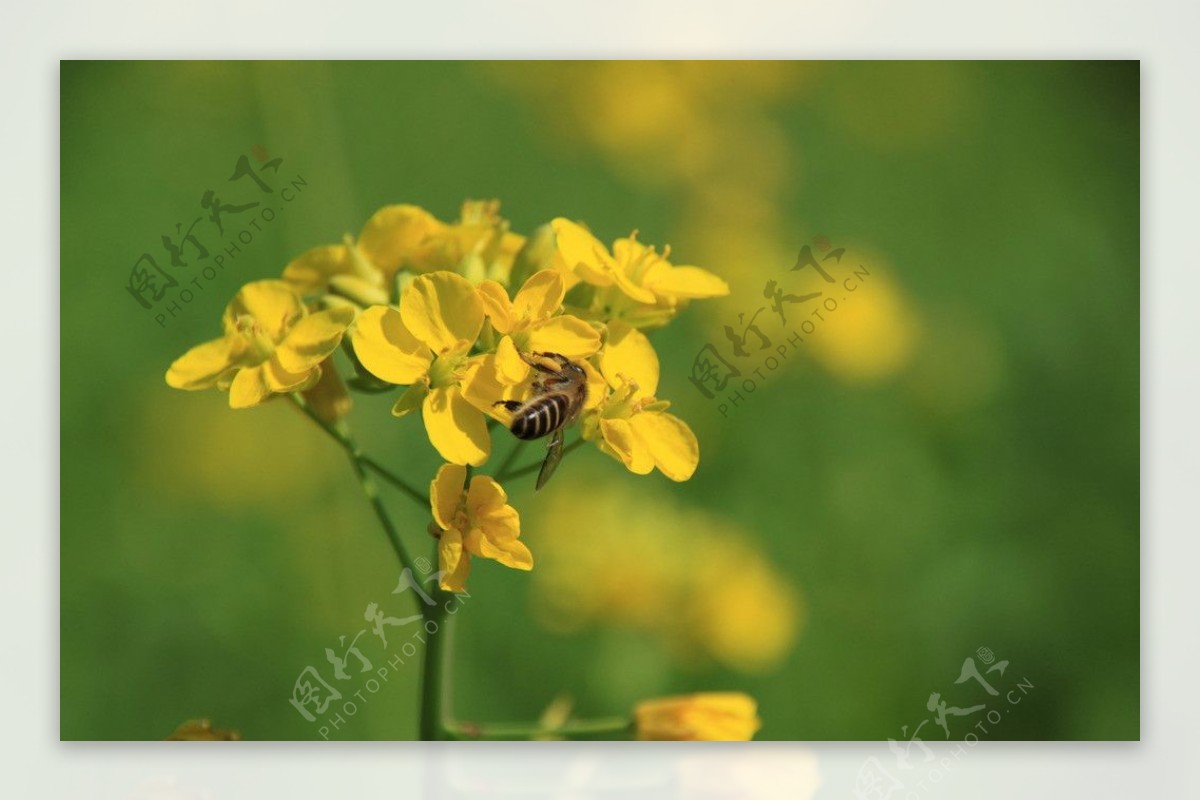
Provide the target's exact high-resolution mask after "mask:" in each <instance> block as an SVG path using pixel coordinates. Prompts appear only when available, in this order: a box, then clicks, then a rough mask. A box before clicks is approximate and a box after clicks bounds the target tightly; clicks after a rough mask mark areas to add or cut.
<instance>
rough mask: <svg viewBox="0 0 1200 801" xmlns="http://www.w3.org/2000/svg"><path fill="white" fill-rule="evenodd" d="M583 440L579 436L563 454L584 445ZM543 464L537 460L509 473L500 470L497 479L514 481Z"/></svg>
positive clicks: (499, 480)
mask: <svg viewBox="0 0 1200 801" xmlns="http://www.w3.org/2000/svg"><path fill="white" fill-rule="evenodd" d="M583 442H584V440H583V437H579V438H578V439H576V440H575V441H574V442H572V443H571V444H570V445H568V446H566V447H565V448H563V452H562V455H563V456H566V455H567V454H568V453H570V452H571V451H573V450H575V449H576V448H578V447H579V446H580V445H582V444H583ZM506 466H507V463H506ZM541 466H542V463H541V461H537V462H534V463H533V464H527V465H525V466H524V467H522V468H519V469H517V470H514V471H512V472H511V473H507V474H506V473H505V472H504V471H503V470H498V471H497V472H496V481H498V482H501V483H503V482H505V481H512V480H513V479H514V478H520V477H521V476H527V475H529V474H530V473H532V472H533V471H534V470H538V469H540V468H541Z"/></svg>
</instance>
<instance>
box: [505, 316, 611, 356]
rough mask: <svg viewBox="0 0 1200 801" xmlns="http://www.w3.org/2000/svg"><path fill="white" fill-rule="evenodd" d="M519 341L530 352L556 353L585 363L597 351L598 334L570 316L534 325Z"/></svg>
mask: <svg viewBox="0 0 1200 801" xmlns="http://www.w3.org/2000/svg"><path fill="white" fill-rule="evenodd" d="M518 339H520V340H523V344H524V346H525V350H527V351H529V352H532V353H559V354H562V355H563V356H566V357H567V358H568V359H584V358H587V357H588V356H591V355H592V354H593V353H595V352H596V351H598V350H600V332H598V331H597V330H596V329H595V328H593V327H592V325H591V324H590V323H588V322H586V321H584V320H580V319H579V318H578V317H574V316H572V315H570V314H564V315H562V316H560V317H551V318H550V319H548V320H541V321H539V322H536V323H534V324H533V325H531V326H530V327H529V330H528V331H523V332H521V334H520V335H519V336H518Z"/></svg>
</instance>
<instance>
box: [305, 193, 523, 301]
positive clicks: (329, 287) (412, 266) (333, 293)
mask: <svg viewBox="0 0 1200 801" xmlns="http://www.w3.org/2000/svg"><path fill="white" fill-rule="evenodd" d="M499 211H500V203H499V201H496V200H490V201H472V200H469V201H467V202H465V203H463V206H462V214H461V217H460V218H459V220H458V222H456V223H451V224H447V223H444V222H442V221H440V220H438V219H437V218H436V217H434V216H433V215H432V214H430V213H429V212H428V211H426V210H425V209H423V208H421V207H419V206H413V205H409V204H397V205H391V206H384V207H383V208H382V209H380V210H379V211H377V212H375V214H374V215H372V216H371V219H369V220H367V223H366V225H364V226H363V228H362V230H361V231H360V232H359V235H358V239H357V240H355V239H354V238H352V237H351V236H350V235H349V234H347V235H346V237H345V239H344V240H343V242H342V243H341V244H338V245H322V246H320V247H316V248H312V249H311V250H308V251H305V252H304V253H302V254H301V255H300V256H298V257H297V258H296V259H295V260H293V261H292V262H291V263H290V264H288V265H287V267H285V268H284V270H283V278H284V280H285V281H287V282H288V283H290V284H291V285H292V286H293V287H294V288H295V289H296V291H297V292H299V293H300V294H302V295H311V294H321V293H329V297H327V300H329V301H330V302H332V303H337V302H338V301H339V300H342V301H346V302H350V303H353V304H355V305H358V306H369V305H373V304H385V303H388V302H389V300H391V299H392V298H394V297H396V295H397V293H398V291H399V288H398V287H397V286H396V283H395V282H396V277H397V274H398V273H400V272H402V271H407V272H409V273H414V274H420V273H427V272H432V271H436V270H450V271H454V272H458V273H460V274H462V275H465V276H467V277H468V278H470V279H471V280H472V281H475V282H478V281H481V280H484V279H485V278H490V279H496V280H501V281H507V280H508V274H509V271H510V270H511V269H512V265H513V260H514V259H515V258H516V255H517V253H518V252H519V251H520V250H521V247H522V245H524V243H525V237H523V236H520V235H518V234H514V233H512V232H510V231H509V230H508V222H507V221H505V220H503V219H502V218H501V217H500V215H499Z"/></svg>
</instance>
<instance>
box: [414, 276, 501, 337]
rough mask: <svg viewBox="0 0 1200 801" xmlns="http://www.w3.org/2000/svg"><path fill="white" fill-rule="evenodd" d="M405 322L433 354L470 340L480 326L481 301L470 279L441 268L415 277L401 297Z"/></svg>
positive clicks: (481, 316)
mask: <svg viewBox="0 0 1200 801" xmlns="http://www.w3.org/2000/svg"><path fill="white" fill-rule="evenodd" d="M400 313H401V315H402V316H403V317H404V324H405V325H406V326H407V327H408V329H409V330H410V331H412V332H413V334H414V335H415V336H416V337H417V339H419V340H421V341H422V342H424V343H425V344H426V345H428V346H429V347H430V348H432V349H433V350H434V352H436V353H441V352H442V351H445V350H448V349H451V348H454V347H457V346H458V344H459V343H460V342H463V341H466V342H467V343H472V342H474V341H475V338H476V337H478V336H479V329H480V328H482V327H483V301H481V300H480V298H479V293H478V292H476V291H475V287H474V286H473V285H472V284H471V282H470V281H468V280H467V279H465V278H463V277H462V276H461V275H458V274H457V273H451V272H447V271H445V270H440V271H438V272H435V273H429V274H427V275H422V276H418V277H417V279H416V280H415V281H413V282H412V284H410V285H409V287H408V289H406V290H404V296H403V297H402V298H401V299H400Z"/></svg>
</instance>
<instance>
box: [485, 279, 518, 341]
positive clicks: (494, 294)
mask: <svg viewBox="0 0 1200 801" xmlns="http://www.w3.org/2000/svg"><path fill="white" fill-rule="evenodd" d="M476 289H478V290H479V299H480V300H481V301H483V311H484V314H486V315H487V316H488V318H489V319H490V320H491V321H492V327H493V328H495V329H496V330H497V331H499V332H500V333H501V334H507V333H508V332H509V331H511V330H512V327H513V313H512V302H511V301H509V299H508V291H507V290H506V289H505V288H504V287H502V286H500V284H498V283H496V282H495V281H481V282H480V284H479V286H478V287H476Z"/></svg>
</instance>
